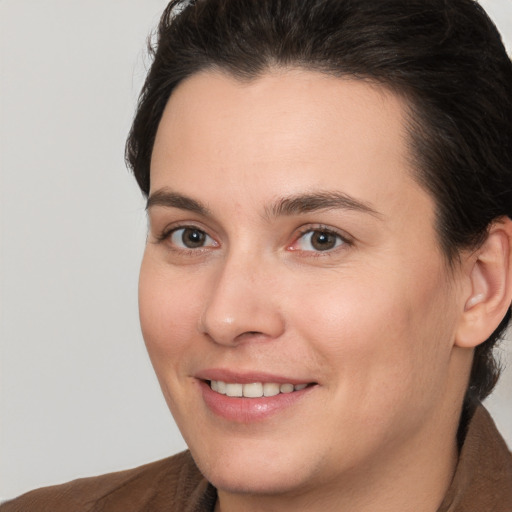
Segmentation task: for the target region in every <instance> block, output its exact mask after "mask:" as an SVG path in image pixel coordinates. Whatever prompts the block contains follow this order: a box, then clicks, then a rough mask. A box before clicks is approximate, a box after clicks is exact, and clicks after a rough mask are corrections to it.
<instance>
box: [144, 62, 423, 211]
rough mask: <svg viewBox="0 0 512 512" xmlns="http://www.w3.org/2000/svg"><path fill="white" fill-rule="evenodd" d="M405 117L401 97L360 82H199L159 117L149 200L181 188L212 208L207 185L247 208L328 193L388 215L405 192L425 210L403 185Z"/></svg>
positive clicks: (319, 78) (272, 77)
mask: <svg viewBox="0 0 512 512" xmlns="http://www.w3.org/2000/svg"><path fill="white" fill-rule="evenodd" d="M406 112H407V105H406V104H405V102H404V100H403V99H402V98H401V97H399V96H397V95H395V94H393V93H391V92H390V91H389V90H388V89H387V88H385V87H383V86H379V85H376V84H374V83H369V82H366V81H363V80H354V79H346V78H338V77H333V76H330V75H326V74H323V73H319V72H314V71H305V70H298V69H291V70H273V71H272V72H269V73H267V74H264V75H262V76H261V77H258V78H255V79H253V80H251V81H240V80H237V79H236V78H234V77H232V76H230V75H227V74H224V73H221V72H211V71H209V72H202V73H198V74H196V75H193V76H192V77H190V78H189V79H187V80H186V81H184V82H182V83H181V84H180V85H179V86H178V87H177V89H176V90H175V91H174V92H173V94H172V96H171V98H170V99H169V102H168V104H167V106H166V109H165V111H164V114H163V116H162V120H161V123H160V126H159V128H158V131H157V136H156V140H155V145H154V150H153V156H152V162H151V193H153V192H154V191H155V190H157V189H160V188H162V187H172V188H173V189H176V188H177V189H180V187H184V188H186V189H187V190H177V191H178V192H180V193H186V194H187V195H190V191H191V190H194V191H196V193H197V194H199V195H203V196H206V194H208V195H209V197H207V198H206V199H207V202H210V201H213V202H214V201H215V194H216V193H217V192H216V191H215V189H214V188H212V189H210V188H208V186H207V185H210V184H213V185H214V184H217V185H218V187H219V189H222V191H223V192H224V193H228V192H229V193H230V194H232V197H237V198H242V200H243V201H244V203H245V204H246V205H248V206H249V205H250V204H251V201H252V199H254V200H255V201H256V200H259V199H261V198H262V197H263V196H266V199H268V200H270V199H272V198H274V197H275V196H276V195H293V194H300V193H303V192H304V191H305V190H306V191H307V190H328V191H330V190H335V191H336V192H341V193H344V194H348V195H351V196H353V197H355V198H358V199H360V200H361V201H363V202H366V203H375V204H378V203H379V202H380V201H384V202H385V203H387V205H385V206H386V207H393V206H396V203H397V202H400V201H402V200H403V197H404V195H410V194H411V191H412V192H413V193H414V195H422V196H425V197H423V201H424V202H426V203H428V206H429V207H430V206H431V205H430V201H429V198H428V197H426V193H425V192H424V191H423V190H422V189H420V188H419V186H418V184H417V183H416V181H415V180H414V179H413V178H412V176H413V173H412V171H411V167H410V161H411V158H410V156H409V149H408V147H409V145H408V134H407V131H406V128H405V127H406V123H405V118H406ZM200 199H201V198H200ZM402 206H403V207H405V206H406V205H402ZM411 206H413V205H411ZM384 213H385V212H384Z"/></svg>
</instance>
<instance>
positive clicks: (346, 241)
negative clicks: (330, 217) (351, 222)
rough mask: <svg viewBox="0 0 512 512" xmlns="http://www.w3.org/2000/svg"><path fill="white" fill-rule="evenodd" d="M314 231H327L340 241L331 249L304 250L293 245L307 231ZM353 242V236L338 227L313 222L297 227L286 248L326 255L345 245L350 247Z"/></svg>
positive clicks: (315, 254)
mask: <svg viewBox="0 0 512 512" xmlns="http://www.w3.org/2000/svg"><path fill="white" fill-rule="evenodd" d="M314 232H320V233H328V234H331V235H334V236H336V237H337V238H338V239H339V240H340V241H341V242H342V243H341V244H339V245H337V246H336V247H333V248H331V249H326V250H324V251H321V250H314V249H311V250H305V249H299V248H295V247H293V246H294V245H296V244H297V243H298V241H299V240H300V239H301V238H303V237H304V236H305V235H307V234H308V233H314ZM353 243H354V240H353V238H352V237H350V236H349V235H347V234H346V233H345V232H343V231H341V230H339V229H336V228H333V227H331V226H326V225H324V224H313V225H308V226H303V227H301V228H299V229H298V230H297V232H296V235H294V238H293V241H292V243H291V244H289V245H288V247H287V249H288V250H289V251H296V252H302V253H311V255H314V256H322V255H325V256H327V255H329V254H332V253H334V252H337V251H339V250H341V249H343V248H345V247H350V246H352V245H353Z"/></svg>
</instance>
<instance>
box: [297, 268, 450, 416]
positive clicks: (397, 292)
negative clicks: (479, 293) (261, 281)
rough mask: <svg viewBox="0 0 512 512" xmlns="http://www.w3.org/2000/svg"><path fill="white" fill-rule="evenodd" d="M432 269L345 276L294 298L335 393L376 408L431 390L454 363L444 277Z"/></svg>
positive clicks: (304, 335) (304, 331) (302, 327)
mask: <svg viewBox="0 0 512 512" xmlns="http://www.w3.org/2000/svg"><path fill="white" fill-rule="evenodd" d="M390 274H391V273H390ZM429 275H430V278H429V279H424V280H423V279H420V277H421V276H418V275H416V280H413V279H412V277H411V280H409V279H407V277H405V276H402V277H401V278H400V279H393V276H392V274H391V275H390V276H387V277H385V278H383V277H382V274H376V275H373V276H372V275H371V274H368V275H367V276H366V279H357V280H355V279H350V278H347V279H340V280H339V281H338V282H339V284H338V285H337V286H336V287H333V286H331V289H328V288H327V289H328V292H327V293H326V287H323V288H322V289H318V290H317V291H315V289H314V288H313V289H311V290H310V291H309V293H308V294H304V295H303V297H304V300H302V301H300V303H299V302H297V304H296V314H295V316H296V318H301V319H302V320H300V325H301V329H302V337H304V338H305V339H307V340H309V343H310V344H311V345H313V346H314V347H315V350H316V351H317V353H319V354H320V357H321V360H322V364H323V365H324V367H325V368H326V370H327V371H329V372H330V373H331V375H332V379H331V382H333V383H335V385H336V386H337V392H338V393H341V394H345V395H346V396H348V395H350V396H351V397H357V400H360V401H361V403H364V402H365V400H368V401H369V402H371V404H370V403H369V402H368V405H371V407H374V406H375V403H374V402H375V401H377V402H379V401H380V402H382V403H383V402H385V401H386V400H388V401H389V402H388V406H390V402H391V403H397V402H400V401H402V400H404V401H406V400H408V398H407V397H409V399H410V398H411V395H415V396H417V397H418V396H420V395H423V393H425V392H429V391H428V390H429V389H430V390H431V391H433V389H432V384H433V383H435V382H437V381H438V380H439V379H442V377H443V372H444V371H445V370H446V367H447V364H448V362H449V358H450V352H451V332H452V331H453V325H454V315H452V314H451V313H450V311H449V308H448V307H447V304H449V301H448V300H447V296H448V295H449V292H448V291H447V290H446V288H447V286H446V282H445V281H444V280H443V279H444V278H441V277H440V278H439V279H437V283H436V275H440V274H437V273H436V272H432V273H430V274H429ZM409 283H415V284H416V286H410V285H409ZM313 318H314V319H315V321H314V322H311V319H313Z"/></svg>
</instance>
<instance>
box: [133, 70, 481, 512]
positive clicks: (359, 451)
mask: <svg viewBox="0 0 512 512" xmlns="http://www.w3.org/2000/svg"><path fill="white" fill-rule="evenodd" d="M405 111H406V109H405V105H404V103H403V100H402V99H400V98H398V97H397V96H395V95H393V94H392V93H390V92H388V91H387V90H385V89H383V88H382V87H378V86H374V85H371V84H369V83H366V82H363V81H356V80H348V79H347V80H345V79H340V78H334V77H329V76H325V75H322V74H319V73H316V72H311V71H304V70H273V71H271V72H270V71H269V72H268V73H267V74H265V75H263V76H262V77H260V78H257V79H255V80H253V81H251V82H248V83H247V82H246V83H241V82H240V81H237V80H236V79H234V78H233V77H231V76H229V75H226V74H222V73H220V72H204V73H200V74H197V75H194V76H192V77H191V78H189V79H188V80H186V81H185V82H183V83H182V84H180V86H179V87H178V88H177V89H176V90H175V91H174V92H173V94H172V96H171V98H170V100H169V102H168V105H167V107H166V109H165V112H164V114H163V118H162V120H161V123H160V126H159V129H158V133H157V137H156V141H155V146H154V151H153V157H152V164H151V191H150V202H149V204H150V207H149V208H148V215H149V235H148V243H147V247H146V250H145V254H144V258H143V263H142V268H141V274H140V295H139V301H140V317H141V325H142V330H143V334H144V339H145V341H146V345H147V348H148V351H149V354H150V357H151V360H152V363H153V365H154V368H155V370H156V373H157V376H158V379H159V382H160V385H161V387H162V390H163V393H164V395H165V398H166V400H167V403H168V405H169V407H170V410H171V412H172V414H173V416H174V418H175V420H176V422H177V424H178V426H179V427H180V430H181V432H182V434H183V436H184V438H185V440H186V442H187V444H188V446H189V447H190V450H191V452H192V454H193V456H194V458H195V460H196V462H197V464H198V466H199V467H200V469H201V471H202V472H203V474H204V475H205V476H206V477H207V478H208V480H209V481H210V482H212V483H213V484H214V485H215V486H216V487H217V488H218V496H219V500H218V503H217V510H222V511H223V512H229V511H234V510H244V511H259V510H262V511H263V510H265V511H273V510H279V511H287V510H294V511H296V510H308V511H316V510H318V511H322V512H326V511H331V510H333V511H334V510H350V511H351V512H354V511H355V512H357V511H368V510H372V511H388V510H389V511H391V510H393V511H396V510H415V511H420V512H421V511H432V512H434V511H435V510H437V507H438V506H439V504H440V503H441V501H442V499H443V496H444V494H445V492H446V490H447V487H448V485H449V483H450V479H451V475H452V474H453V471H454V466H455V461H456V457H457V454H456V443H455V433H456V429H457V424H458V417H459V413H460V406H461V405H460V404H461V403H462V397H463V395H464V390H465V387H466V385H467V379H468V372H469V367H470V364H471V355H472V350H471V347H467V348H460V347H457V346H456V342H455V340H456V339H457V335H458V329H459V328H460V324H461V318H462V316H463V312H464V311H465V304H466V301H467V297H468V295H469V294H470V292H471V289H470V288H471V285H470V284H468V279H467V275H466V273H465V272H464V267H463V266H461V268H459V267H457V268H455V269H450V268H449V266H448V265H447V264H446V259H445V256H444V255H443V254H442V252H441V249H440V247H439V243H438V240H437V236H436V233H435V229H434V203H433V200H432V199H431V197H430V196H429V195H428V194H427V193H426V192H425V190H424V189H423V188H421V186H420V185H418V183H417V182H416V181H415V180H414V178H413V170H412V169H411V167H410V166H411V164H410V161H411V159H410V155H409V154H408V146H407V133H406V131H405V128H404V126H405V123H404V121H405ZM169 192H172V193H173V194H180V195H181V196H186V197H187V198H191V199H193V200H194V201H195V202H196V203H201V204H202V205H203V206H204V209H207V210H208V211H199V210H198V209H197V208H195V207H194V208H192V209H191V208H190V204H189V203H183V201H182V203H180V204H175V205H174V206H170V205H169V204H167V205H165V204H158V203H159V201H158V200H154V201H153V202H152V200H151V198H153V199H154V198H157V197H158V196H159V195H160V196H162V194H163V195H165V194H168V193H169ZM312 193H315V194H319V193H320V194H323V196H322V197H325V195H326V194H338V195H340V194H342V195H344V196H349V197H350V198H351V200H353V201H357V204H358V205H359V206H361V205H362V206H361V208H354V207H351V208H347V207H346V206H347V205H332V204H331V205H330V206H328V207H326V208H321V209H315V210H313V211H302V210H304V208H302V210H301V209H300V208H299V209H298V210H299V211H296V210H294V209H293V208H292V209H291V210H292V211H280V212H279V211H273V210H276V208H275V205H276V203H279V202H280V201H281V202H282V201H283V199H284V198H290V197H293V198H296V197H298V196H302V195H305V194H312ZM160 203H162V201H160ZM163 203H165V201H163ZM196 206H197V205H196ZM273 206H274V208H273ZM285 210H286V209H285ZM183 227H192V228H195V229H198V230H200V232H201V233H205V238H204V243H203V245H202V246H201V245H200V246H199V247H196V248H187V247H186V246H185V245H184V244H183V239H182V236H181V235H182V234H183V231H179V230H180V229H182V228H183ZM173 230H174V231H173ZM315 230H316V231H315ZM319 230H320V231H322V232H324V233H325V232H326V231H327V232H329V233H331V235H330V236H331V237H332V238H330V240H334V241H335V242H334V243H333V247H332V248H331V249H328V250H318V249H317V247H318V246H315V245H313V244H312V243H311V234H312V232H314V233H316V234H318V231H319ZM206 368H223V369H231V370H236V371H266V372H271V373H273V374H277V375H284V376H288V377H290V378H292V377H293V378H295V379H297V380H301V381H302V380H303V381H307V382H314V383H315V386H313V387H312V388H311V389H310V390H309V392H308V393H307V394H305V395H304V397H303V398H302V399H301V400H299V401H297V403H294V404H293V405H292V406H291V407H288V408H286V409H285V410H283V411H281V412H279V413H277V414H275V415H273V416H271V417H269V418H267V419H266V420H264V421H261V422H252V423H237V422H230V421H227V420H225V419H224V418H221V417H219V416H217V415H215V414H213V413H212V412H211V411H210V410H209V409H208V407H207V406H206V405H205V403H204V400H203V398H202V394H201V392H200V386H199V384H198V379H197V374H198V372H201V371H202V370H204V369H206Z"/></svg>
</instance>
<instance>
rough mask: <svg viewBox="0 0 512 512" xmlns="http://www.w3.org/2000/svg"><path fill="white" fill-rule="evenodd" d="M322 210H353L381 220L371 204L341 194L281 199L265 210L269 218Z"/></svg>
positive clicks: (318, 194)
mask: <svg viewBox="0 0 512 512" xmlns="http://www.w3.org/2000/svg"><path fill="white" fill-rule="evenodd" d="M321 210H352V211H357V212H362V213H367V214H370V215H372V216H374V217H377V218H381V217H382V215H381V214H380V213H379V212H378V211H377V210H375V209H374V208H373V207H372V206H371V205H370V204H368V203H366V202H364V201H359V200H357V199H355V198H353V197H351V196H349V195H347V194H343V193H341V192H314V193H310V194H298V195H295V196H289V197H284V198H282V199H279V200H278V201H276V202H275V203H274V204H272V205H271V206H270V207H268V208H266V209H265V212H266V214H267V216H268V217H280V216H289V215H299V214H304V213H310V212H316V211H321Z"/></svg>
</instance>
